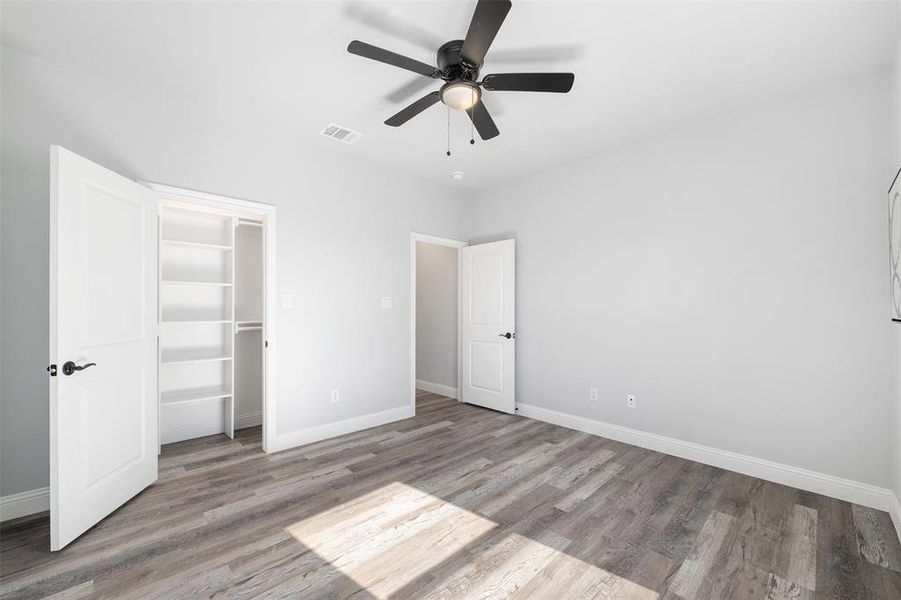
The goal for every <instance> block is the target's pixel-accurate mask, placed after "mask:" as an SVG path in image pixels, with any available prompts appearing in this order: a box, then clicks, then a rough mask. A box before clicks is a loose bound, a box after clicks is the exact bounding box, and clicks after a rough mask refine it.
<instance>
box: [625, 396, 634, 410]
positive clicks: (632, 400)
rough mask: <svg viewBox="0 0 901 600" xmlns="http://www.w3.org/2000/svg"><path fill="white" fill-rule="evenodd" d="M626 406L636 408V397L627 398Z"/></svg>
mask: <svg viewBox="0 0 901 600" xmlns="http://www.w3.org/2000/svg"><path fill="white" fill-rule="evenodd" d="M626 406H628V407H629V408H635V396H632V395H629V396H626Z"/></svg>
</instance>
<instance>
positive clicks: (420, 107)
mask: <svg viewBox="0 0 901 600" xmlns="http://www.w3.org/2000/svg"><path fill="white" fill-rule="evenodd" d="M439 99H440V98H439V96H438V92H432V93H431V94H428V95H426V96H423V97H422V98H420V99H419V100H417V101H416V102H414V103H413V104H411V105H410V106H408V107H407V108H405V109H403V110H402V111H400V112H399V113H397V114H396V115H394V116H392V117H391V118H389V119H388V120H387V121H385V125H388V126H390V127H400V126H401V125H403V124H404V123H406V122H407V121H409V120H410V119H412V118H413V117H415V116H416V115H418V114H419V113H421V112H422V111H424V110H425V109H427V108H428V107H430V106H431V105H433V104H435V103H436V102H438V100H439Z"/></svg>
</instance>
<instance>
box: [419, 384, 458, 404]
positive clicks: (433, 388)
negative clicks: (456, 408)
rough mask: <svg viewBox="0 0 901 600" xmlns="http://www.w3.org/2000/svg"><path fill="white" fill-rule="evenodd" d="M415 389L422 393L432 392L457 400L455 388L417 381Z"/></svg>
mask: <svg viewBox="0 0 901 600" xmlns="http://www.w3.org/2000/svg"><path fill="white" fill-rule="evenodd" d="M416 389H418V390H422V391H424V392H432V393H433V394H440V395H442V396H447V397H448V398H453V399H454V400H456V399H457V388H455V387H451V386H449V385H441V384H440V383H432V382H431V381H424V380H422V379H417V380H416Z"/></svg>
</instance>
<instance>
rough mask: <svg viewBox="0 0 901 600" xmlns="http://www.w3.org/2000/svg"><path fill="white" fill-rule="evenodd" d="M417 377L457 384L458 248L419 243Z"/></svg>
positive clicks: (446, 383) (435, 381)
mask: <svg viewBox="0 0 901 600" xmlns="http://www.w3.org/2000/svg"><path fill="white" fill-rule="evenodd" d="M416 379H417V380H420V381H426V382H430V383H437V384H438V385H444V386H448V387H452V388H456V387H457V249H456V248H449V247H447V246H437V245H435V244H424V243H422V242H417V244H416Z"/></svg>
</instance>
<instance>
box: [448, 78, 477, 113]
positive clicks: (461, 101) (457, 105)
mask: <svg viewBox="0 0 901 600" xmlns="http://www.w3.org/2000/svg"><path fill="white" fill-rule="evenodd" d="M480 96H481V90H479V86H478V85H476V84H475V83H472V82H470V81H451V82H449V83H445V84H444V85H443V86H442V87H441V101H442V102H444V103H445V104H446V105H447V106H449V107H450V108H453V109H455V110H469V109H470V108H472V107H473V106H475V105H476V103H477V102H478V101H479V97H480Z"/></svg>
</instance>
